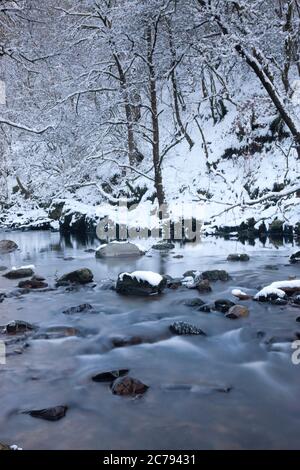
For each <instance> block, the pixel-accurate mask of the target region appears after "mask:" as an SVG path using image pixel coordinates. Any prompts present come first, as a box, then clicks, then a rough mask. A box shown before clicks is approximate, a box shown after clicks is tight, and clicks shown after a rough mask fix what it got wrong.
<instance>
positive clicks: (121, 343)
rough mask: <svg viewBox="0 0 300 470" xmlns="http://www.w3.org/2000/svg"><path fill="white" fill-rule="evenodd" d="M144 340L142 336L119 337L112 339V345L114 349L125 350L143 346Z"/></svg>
mask: <svg viewBox="0 0 300 470" xmlns="http://www.w3.org/2000/svg"><path fill="white" fill-rule="evenodd" d="M143 342H144V339H143V338H142V337H141V336H137V335H134V336H119V337H114V338H111V343H112V345H113V347H114V348H124V347H127V346H137V345H138V344H142V343H143Z"/></svg>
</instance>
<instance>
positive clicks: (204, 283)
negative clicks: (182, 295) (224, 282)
mask: <svg viewBox="0 0 300 470" xmlns="http://www.w3.org/2000/svg"><path fill="white" fill-rule="evenodd" d="M196 289H197V290H198V291H199V292H202V293H205V292H211V291H212V288H211V285H210V283H209V280H208V279H202V280H201V281H199V282H198V283H197V285H196Z"/></svg>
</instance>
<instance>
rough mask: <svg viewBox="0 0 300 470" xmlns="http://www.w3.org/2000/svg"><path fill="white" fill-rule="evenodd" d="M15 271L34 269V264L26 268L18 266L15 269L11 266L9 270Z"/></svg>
mask: <svg viewBox="0 0 300 470" xmlns="http://www.w3.org/2000/svg"><path fill="white" fill-rule="evenodd" d="M17 269H33V270H34V269H35V266H34V264H28V265H27V266H19V267H16V266H13V267H12V268H11V270H12V271H17Z"/></svg>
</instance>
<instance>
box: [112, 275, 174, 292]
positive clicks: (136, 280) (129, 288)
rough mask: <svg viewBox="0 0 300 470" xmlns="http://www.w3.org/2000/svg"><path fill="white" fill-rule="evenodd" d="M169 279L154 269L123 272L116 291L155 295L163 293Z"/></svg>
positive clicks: (119, 277)
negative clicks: (153, 270)
mask: <svg viewBox="0 0 300 470" xmlns="http://www.w3.org/2000/svg"><path fill="white" fill-rule="evenodd" d="M166 285H167V280H166V278H164V277H163V276H161V275H160V274H158V273H154V272H152V271H134V272H132V273H121V274H119V276H118V279H117V283H116V291H117V292H118V293H119V294H123V295H155V294H161V293H162V291H163V290H164V288H165V287H166Z"/></svg>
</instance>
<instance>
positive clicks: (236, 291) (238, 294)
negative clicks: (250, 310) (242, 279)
mask: <svg viewBox="0 0 300 470" xmlns="http://www.w3.org/2000/svg"><path fill="white" fill-rule="evenodd" d="M231 293H232V295H234V296H235V297H241V296H243V295H247V294H246V292H243V291H242V290H240V289H232V291H231Z"/></svg>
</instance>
